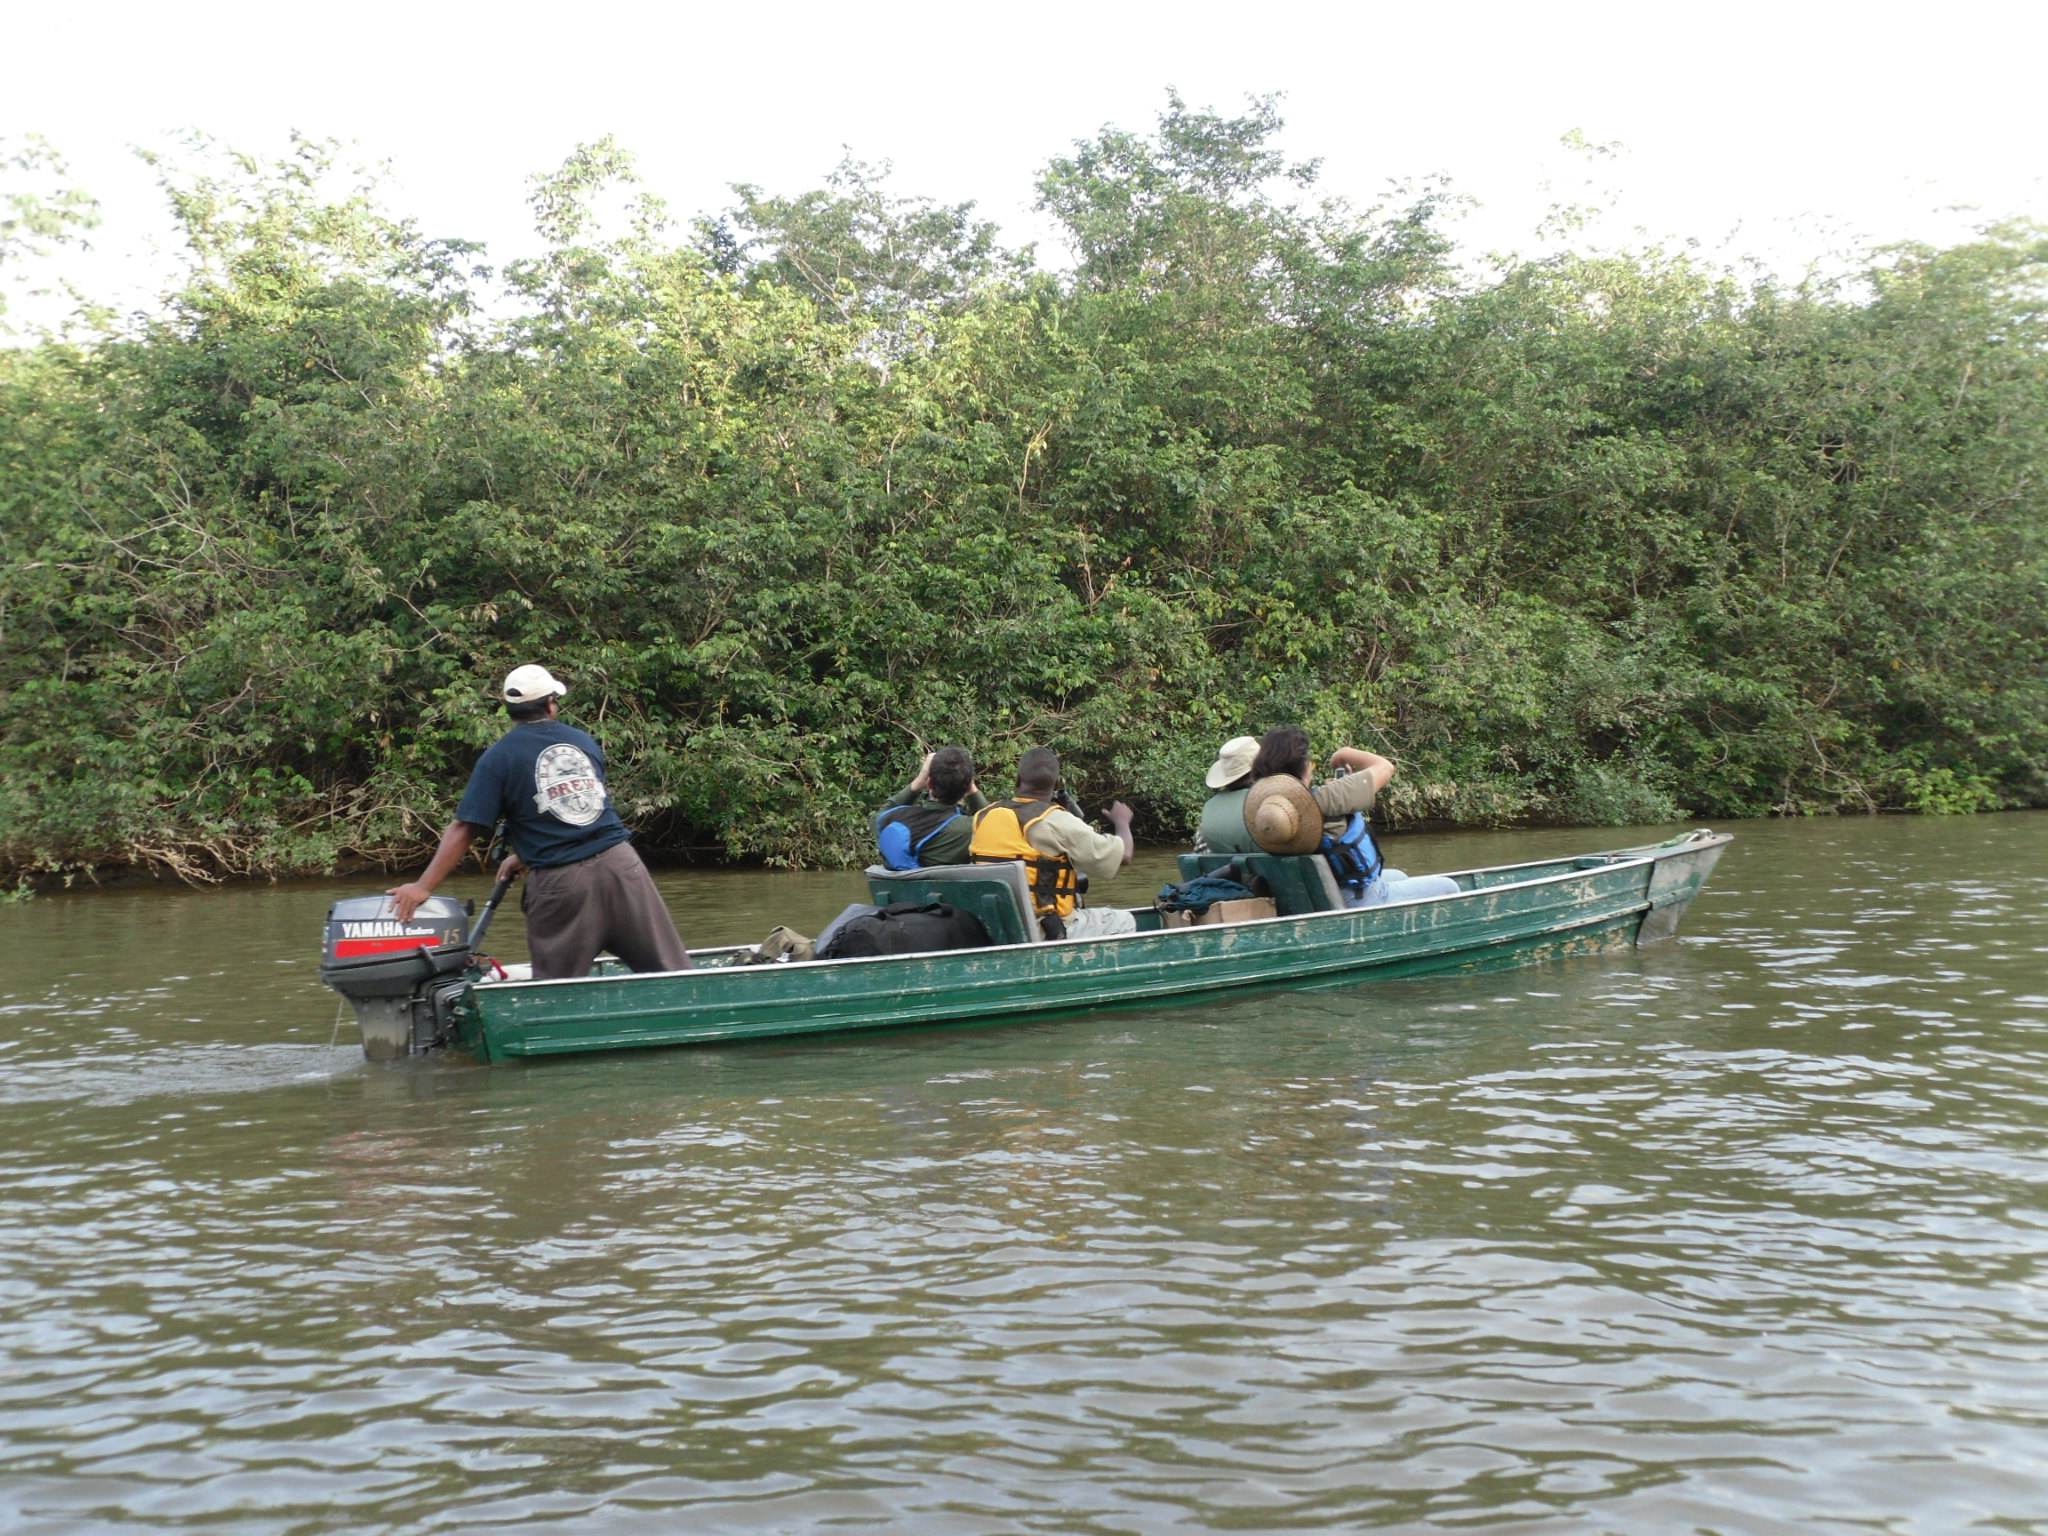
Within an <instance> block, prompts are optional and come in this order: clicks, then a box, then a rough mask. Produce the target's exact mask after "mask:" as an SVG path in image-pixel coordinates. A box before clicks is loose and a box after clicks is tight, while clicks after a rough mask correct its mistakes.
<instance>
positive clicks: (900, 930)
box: [817, 901, 989, 960]
mask: <svg viewBox="0 0 2048 1536" xmlns="http://www.w3.org/2000/svg"><path fill="white" fill-rule="evenodd" d="M988 942H989V938H988V930H987V929H986V928H984V927H982V925H981V919H980V918H978V917H976V916H975V915H974V914H973V913H972V912H962V911H961V910H960V909H959V908H958V907H955V906H950V905H948V904H947V903H945V902H943V901H928V902H924V903H922V904H919V903H917V902H914V901H892V902H890V903H889V905H888V906H886V907H883V908H882V909H881V910H880V911H879V912H876V913H875V914H874V915H873V916H872V917H855V918H850V919H848V920H847V921H846V922H845V923H843V924H841V925H840V927H839V931H838V932H836V933H834V934H832V935H831V936H830V938H828V939H827V940H826V942H825V945H824V947H823V948H822V949H820V950H819V951H818V955H817V957H818V958H819V959H820V960H856V959H859V958H860V957H861V956H863V955H910V954H919V953H922V952H923V951H925V950H931V949H979V948H981V947H982V946H983V945H985V944H987V943H988Z"/></svg>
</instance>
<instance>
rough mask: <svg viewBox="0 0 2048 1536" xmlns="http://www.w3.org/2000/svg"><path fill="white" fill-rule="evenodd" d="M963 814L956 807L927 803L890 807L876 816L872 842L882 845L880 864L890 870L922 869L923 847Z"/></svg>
mask: <svg viewBox="0 0 2048 1536" xmlns="http://www.w3.org/2000/svg"><path fill="white" fill-rule="evenodd" d="M965 814H966V812H964V811H962V810H961V809H960V807H959V806H958V805H933V804H932V803H931V802H930V801H921V802H919V803H918V804H915V805H897V806H891V807H890V808H889V809H888V810H886V811H880V812H878V813H876V816H875V840H876V841H877V842H879V843H880V844H881V845H882V862H883V863H884V864H886V865H888V866H889V868H891V869H898V870H901V869H921V868H923V867H924V858H923V853H924V849H925V844H927V843H929V842H930V841H931V840H932V839H933V838H935V837H937V836H938V835H939V832H940V829H942V828H944V827H949V826H951V825H952V824H953V823H954V821H956V820H957V819H958V818H959V817H961V816H963V815H965Z"/></svg>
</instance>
